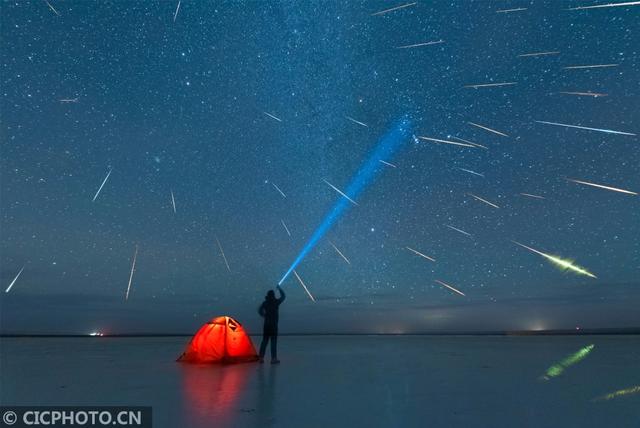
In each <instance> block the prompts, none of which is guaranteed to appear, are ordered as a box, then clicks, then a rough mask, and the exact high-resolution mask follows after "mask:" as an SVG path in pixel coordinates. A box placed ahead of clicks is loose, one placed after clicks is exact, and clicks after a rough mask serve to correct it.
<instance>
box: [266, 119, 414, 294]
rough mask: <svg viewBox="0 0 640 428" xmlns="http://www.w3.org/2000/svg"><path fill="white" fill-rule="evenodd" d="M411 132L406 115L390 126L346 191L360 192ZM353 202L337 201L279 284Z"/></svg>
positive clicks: (354, 194) (351, 194)
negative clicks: (381, 162) (382, 162)
mask: <svg viewBox="0 0 640 428" xmlns="http://www.w3.org/2000/svg"><path fill="white" fill-rule="evenodd" d="M410 135H411V121H410V120H409V118H408V117H407V116H406V115H405V116H403V117H402V119H400V120H399V121H397V122H396V123H395V124H394V125H393V127H392V128H391V130H389V131H388V132H387V133H386V134H385V135H384V136H383V137H382V138H381V139H380V142H379V143H378V145H377V146H376V148H375V149H374V150H373V152H372V153H371V156H369V159H368V160H367V161H366V162H365V163H364V164H363V165H362V166H361V167H360V170H359V171H358V172H357V173H356V175H355V176H354V177H353V179H352V180H351V183H350V184H349V187H347V190H346V191H345V194H346V195H347V196H348V197H349V198H351V199H353V200H355V199H356V198H357V197H358V195H359V194H360V193H362V191H363V190H364V188H365V187H366V185H367V184H368V183H369V182H370V181H371V180H372V179H373V177H374V176H375V175H376V172H378V171H379V170H380V169H381V167H380V162H379V161H381V160H384V161H390V160H391V157H392V156H393V154H394V153H395V152H396V151H397V150H398V148H399V147H400V146H401V145H402V143H403V142H404V141H406V140H407V139H408V138H409V136H410ZM350 206H351V202H349V199H347V198H345V197H344V196H342V197H340V199H339V200H338V201H337V202H336V203H335V205H334V206H333V208H332V209H331V211H329V214H327V216H326V217H325V218H324V220H323V221H322V223H320V226H318V228H317V229H316V230H315V232H313V235H312V236H311V238H310V239H309V241H308V242H307V243H306V245H305V246H304V247H303V248H302V251H300V254H298V257H296V259H295V260H294V261H293V263H292V264H291V267H290V268H289V270H287V272H286V273H285V274H284V276H283V277H282V279H281V280H280V282H278V285H282V283H283V282H284V281H285V280H286V279H287V277H288V276H289V275H290V274H291V272H293V270H294V269H295V268H296V267H298V265H299V264H300V262H302V260H303V259H304V258H305V257H306V256H307V254H309V253H310V252H311V250H312V249H313V248H314V247H315V246H316V245H317V244H318V242H319V241H320V239H322V237H323V236H324V235H325V234H326V233H327V232H328V231H329V229H331V226H333V224H334V223H335V222H336V221H337V220H338V218H339V217H340V216H341V215H342V214H344V213H345V211H346V210H347V209H348V208H349V207H350Z"/></svg>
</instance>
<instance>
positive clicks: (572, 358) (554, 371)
mask: <svg viewBox="0 0 640 428" xmlns="http://www.w3.org/2000/svg"><path fill="white" fill-rule="evenodd" d="M594 347H595V345H593V344H592V345H589V346H585V347H584V348H582V349H580V350H579V351H577V352H575V353H573V354H571V355H569V356H568V357H566V358H565V359H563V360H562V361H560V362H559V363H556V364H554V365H552V366H551V367H549V368H548V369H547V372H546V373H545V374H544V376H542V379H543V380H550V379H551V378H553V377H556V376H560V375H561V374H562V373H563V372H564V371H565V370H566V369H568V368H569V367H571V366H572V365H574V364H576V363H579V362H580V361H582V360H583V359H585V358H586V356H587V355H589V352H591V351H592V350H593V348H594Z"/></svg>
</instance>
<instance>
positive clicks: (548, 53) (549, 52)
mask: <svg viewBox="0 0 640 428" xmlns="http://www.w3.org/2000/svg"><path fill="white" fill-rule="evenodd" d="M559 53H560V51H548V52H532V53H526V54H521V55H518V58H524V57H529V56H544V55H558V54H559Z"/></svg>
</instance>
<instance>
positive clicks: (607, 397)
mask: <svg viewBox="0 0 640 428" xmlns="http://www.w3.org/2000/svg"><path fill="white" fill-rule="evenodd" d="M638 392H640V385H638V386H632V387H630V388H625V389H619V390H617V391H614V392H612V393H609V394H606V395H603V396H600V397H598V398H594V399H593V400H592V401H602V400H606V401H609V400H612V399H614V398H618V397H622V396H623V395H630V394H637V393H638Z"/></svg>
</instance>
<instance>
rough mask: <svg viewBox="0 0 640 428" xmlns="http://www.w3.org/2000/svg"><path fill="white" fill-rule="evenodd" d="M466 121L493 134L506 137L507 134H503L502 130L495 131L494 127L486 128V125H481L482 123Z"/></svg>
mask: <svg viewBox="0 0 640 428" xmlns="http://www.w3.org/2000/svg"><path fill="white" fill-rule="evenodd" d="M467 123H468V124H469V125H472V126H475V127H478V128H480V129H484V130H485V131H489V132H493V133H494V134H498V135H501V136H503V137H508V135H507V134H503V133H502V132H499V131H496V130H495V129H491V128H487V127H486V126H482V125H479V124H477V123H473V122H467Z"/></svg>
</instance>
